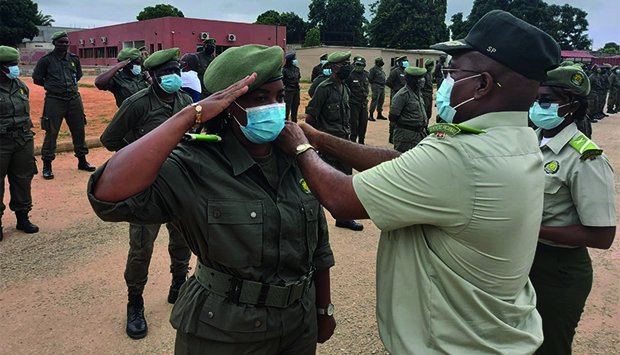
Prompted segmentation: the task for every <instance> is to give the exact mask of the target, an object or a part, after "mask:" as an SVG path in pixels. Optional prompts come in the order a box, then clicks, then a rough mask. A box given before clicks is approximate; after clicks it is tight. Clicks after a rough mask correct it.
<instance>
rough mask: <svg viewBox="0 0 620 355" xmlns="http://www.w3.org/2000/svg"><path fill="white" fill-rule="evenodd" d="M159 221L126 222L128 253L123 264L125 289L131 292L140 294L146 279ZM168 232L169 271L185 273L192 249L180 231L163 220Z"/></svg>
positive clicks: (175, 273) (174, 273)
mask: <svg viewBox="0 0 620 355" xmlns="http://www.w3.org/2000/svg"><path fill="white" fill-rule="evenodd" d="M160 227H161V225H160V224H149V225H140V224H133V223H130V224H129V253H128V255H127V265H126V267H125V282H126V283H127V291H128V293H129V294H132V295H141V294H142V292H143V291H144V286H145V285H146V282H147V280H148V274H149V265H150V264H151V256H152V255H153V246H154V244H155V240H156V239H157V234H158V233H159V228H160ZM166 227H167V228H168V234H169V236H170V238H169V241H168V253H169V254H170V272H171V273H172V274H173V275H181V274H187V269H188V266H189V258H190V257H191V255H192V253H191V251H190V249H189V247H188V246H187V242H185V239H183V236H182V235H181V233H180V232H179V231H178V230H177V229H176V228H174V227H173V226H172V225H171V224H169V223H168V224H166Z"/></svg>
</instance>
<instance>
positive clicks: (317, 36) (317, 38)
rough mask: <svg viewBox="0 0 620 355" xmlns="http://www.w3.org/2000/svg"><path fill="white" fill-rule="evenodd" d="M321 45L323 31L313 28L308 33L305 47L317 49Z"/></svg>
mask: <svg viewBox="0 0 620 355" xmlns="http://www.w3.org/2000/svg"><path fill="white" fill-rule="evenodd" d="M320 45H321V30H319V28H318V27H312V28H311V29H309V30H308V32H307V33H306V39H305V40H304V47H315V46H320Z"/></svg>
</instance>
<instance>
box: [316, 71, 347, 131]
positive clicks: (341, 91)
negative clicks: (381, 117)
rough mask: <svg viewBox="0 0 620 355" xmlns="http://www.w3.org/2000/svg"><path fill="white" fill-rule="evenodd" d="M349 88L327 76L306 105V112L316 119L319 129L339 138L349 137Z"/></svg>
mask: <svg viewBox="0 0 620 355" xmlns="http://www.w3.org/2000/svg"><path fill="white" fill-rule="evenodd" d="M349 94H350V92H349V88H348V87H347V86H346V85H345V84H344V83H342V85H341V86H340V88H339V87H338V86H337V85H336V84H335V83H334V81H333V80H332V78H331V77H330V78H327V79H326V80H325V81H323V82H322V83H321V84H320V85H319V86H318V87H317V88H316V91H315V93H314V95H313V96H312V99H310V102H309V103H308V105H307V106H306V114H309V115H311V116H312V117H314V118H315V119H316V122H317V127H316V128H317V129H318V130H320V131H323V132H326V133H329V134H331V135H333V136H336V137H339V138H345V139H349V135H350V134H351V130H350V126H349V117H350V107H349Z"/></svg>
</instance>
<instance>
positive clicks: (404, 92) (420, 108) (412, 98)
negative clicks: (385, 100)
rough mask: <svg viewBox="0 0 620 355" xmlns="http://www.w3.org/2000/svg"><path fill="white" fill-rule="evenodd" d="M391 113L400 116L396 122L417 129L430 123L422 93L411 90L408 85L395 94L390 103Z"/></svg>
mask: <svg viewBox="0 0 620 355" xmlns="http://www.w3.org/2000/svg"><path fill="white" fill-rule="evenodd" d="M390 114H391V115H396V116H400V118H399V119H398V122H396V124H397V125H398V126H401V127H404V128H409V129H416V128H422V127H426V125H428V120H427V118H426V111H424V100H423V99H422V95H421V94H420V93H416V92H414V91H413V90H411V88H410V87H409V86H408V85H405V86H404V87H403V88H402V89H400V90H398V92H397V93H396V95H394V98H393V99H392V102H391V103H390Z"/></svg>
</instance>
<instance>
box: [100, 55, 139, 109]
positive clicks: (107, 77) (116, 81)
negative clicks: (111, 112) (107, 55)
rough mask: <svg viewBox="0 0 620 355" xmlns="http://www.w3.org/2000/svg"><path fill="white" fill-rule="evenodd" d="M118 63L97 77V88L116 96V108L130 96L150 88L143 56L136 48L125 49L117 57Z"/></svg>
mask: <svg viewBox="0 0 620 355" xmlns="http://www.w3.org/2000/svg"><path fill="white" fill-rule="evenodd" d="M116 59H117V60H118V63H117V64H116V65H114V66H113V67H112V68H110V69H109V70H108V71H106V72H104V73H101V74H99V75H97V78H95V86H96V87H97V89H99V90H108V91H110V92H112V94H113V95H114V99H115V100H116V106H117V107H121V104H122V103H123V101H125V99H126V98H128V97H129V96H131V95H133V94H135V93H137V92H138V91H140V90H142V89H145V88H147V87H148V86H149V83H148V82H147V81H146V79H145V77H144V75H143V73H142V56H141V55H140V51H139V50H138V49H136V48H123V49H122V50H121V51H120V52H119V53H118V56H117V57H116Z"/></svg>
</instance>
